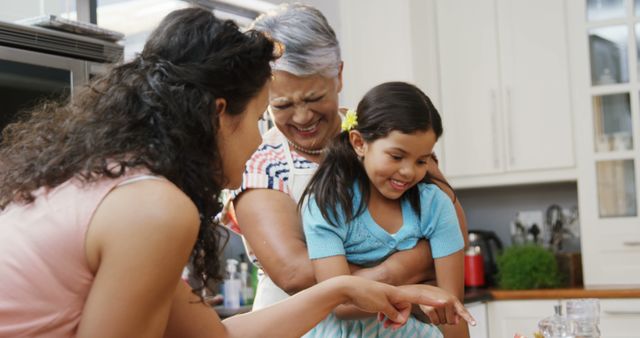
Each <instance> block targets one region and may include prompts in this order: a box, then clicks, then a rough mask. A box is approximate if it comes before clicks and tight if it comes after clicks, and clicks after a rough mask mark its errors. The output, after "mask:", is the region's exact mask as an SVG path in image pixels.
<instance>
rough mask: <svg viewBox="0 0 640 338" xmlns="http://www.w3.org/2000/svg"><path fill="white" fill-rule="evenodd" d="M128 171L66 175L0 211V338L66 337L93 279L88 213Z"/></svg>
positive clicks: (76, 321)
mask: <svg viewBox="0 0 640 338" xmlns="http://www.w3.org/2000/svg"><path fill="white" fill-rule="evenodd" d="M141 178H159V177H155V176H148V175H144V174H140V172H139V171H138V174H135V173H132V174H129V175H125V176H122V177H119V178H116V179H105V180H101V181H98V182H94V183H90V184H87V185H85V186H81V185H80V183H79V182H78V181H77V180H70V181H67V182H66V183H63V184H62V185H60V186H58V187H56V188H55V189H52V190H50V191H49V192H48V193H46V194H45V193H44V189H42V188H41V189H39V190H38V191H36V194H35V195H36V196H37V198H36V200H35V201H34V202H33V203H31V204H29V205H26V206H25V205H20V204H11V205H9V206H7V207H6V208H5V210H3V211H2V212H1V213H0V337H24V336H28V337H31V336H37V337H72V336H74V335H75V333H76V331H77V329H78V324H79V323H80V317H81V315H82V309H83V307H84V303H85V300H86V298H87V296H88V294H89V290H90V288H91V284H92V282H93V278H94V276H93V274H92V273H91V271H90V270H89V266H88V263H87V260H86V253H85V246H84V244H85V235H86V232H87V228H88V225H89V222H90V221H91V218H92V216H93V213H94V212H95V210H96V208H97V207H98V205H99V204H100V202H101V201H102V200H103V199H104V197H105V196H106V195H107V194H108V193H109V192H110V191H111V190H112V189H113V188H114V187H116V186H117V185H118V184H120V183H122V182H124V181H125V180H126V181H127V183H128V182H129V181H130V180H135V179H141Z"/></svg>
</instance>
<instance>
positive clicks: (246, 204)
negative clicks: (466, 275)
mask: <svg viewBox="0 0 640 338" xmlns="http://www.w3.org/2000/svg"><path fill="white" fill-rule="evenodd" d="M258 206H259V207H258ZM234 208H235V213H236V217H237V219H238V225H239V226H240V229H241V230H242V234H243V236H245V239H246V240H247V241H248V242H249V245H251V248H252V250H253V252H254V254H255V255H256V257H257V258H258V260H259V261H260V264H261V265H262V267H263V268H264V270H265V272H266V273H267V274H268V275H269V277H270V278H271V279H272V280H273V282H274V283H275V284H276V285H278V286H279V287H280V288H281V289H283V290H284V291H285V292H287V293H288V294H294V293H296V292H298V291H300V290H304V289H306V288H308V287H310V286H311V285H313V284H315V282H316V279H315V276H314V271H313V265H312V264H311V260H310V259H309V254H308V252H307V247H306V244H305V241H304V234H303V230H302V224H301V221H300V216H299V213H298V209H297V208H298V206H297V205H296V204H295V203H294V201H293V200H292V199H291V197H289V196H288V195H287V194H285V193H283V192H281V191H277V190H272V189H250V190H247V191H245V192H243V193H242V194H240V196H239V197H238V198H237V199H236V200H235V201H234ZM425 257H431V254H430V251H429V247H428V245H427V244H426V243H421V244H419V245H417V246H416V248H414V249H411V250H408V251H405V252H402V253H395V254H394V255H392V256H391V257H389V258H388V259H387V260H386V261H385V263H383V264H380V265H378V266H376V267H373V268H368V269H364V270H363V271H358V272H357V273H356V275H358V276H361V277H364V278H367V279H372V280H376V281H379V282H384V283H387V284H392V285H404V284H411V283H418V282H421V281H424V280H428V279H433V278H434V277H433V276H434V275H433V261H432V260H431V259H424V258H425Z"/></svg>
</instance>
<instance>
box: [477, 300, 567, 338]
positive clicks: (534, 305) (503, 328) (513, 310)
mask: <svg viewBox="0 0 640 338" xmlns="http://www.w3.org/2000/svg"><path fill="white" fill-rule="evenodd" d="M559 303H560V302H559V301H558V300H507V301H493V302H489V303H488V309H489V337H513V336H514V335H515V334H516V333H519V334H522V335H524V336H526V337H533V333H534V332H537V331H538V322H539V321H540V320H541V319H543V318H546V317H548V316H551V315H553V313H554V312H553V311H554V310H553V306H554V305H558V304H559Z"/></svg>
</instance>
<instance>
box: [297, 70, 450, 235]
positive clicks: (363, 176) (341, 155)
mask: <svg viewBox="0 0 640 338" xmlns="http://www.w3.org/2000/svg"><path fill="white" fill-rule="evenodd" d="M357 116H358V124H357V126H356V127H355V128H354V130H357V131H359V132H360V134H361V135H362V138H363V139H364V141H366V142H368V143H370V142H373V141H375V140H377V139H380V138H384V137H386V136H388V135H389V134H390V133H391V132H392V131H399V132H401V133H404V134H412V133H415V132H418V131H423V132H424V131H428V130H433V131H434V132H435V134H436V137H437V138H439V137H440V136H441V135H442V120H441V119H440V114H438V110H437V109H436V108H435V107H434V106H433V103H431V100H430V99H429V97H427V95H425V94H424V93H423V92H422V91H421V90H420V89H418V88H417V87H416V86H414V85H411V84H408V83H405V82H386V83H383V84H381V85H378V86H376V87H374V88H373V89H371V90H369V91H368V92H367V94H365V96H364V97H363V98H362V100H360V103H359V104H358V108H357ZM430 180H431V178H430V177H425V178H424V179H423V182H430ZM353 182H357V183H358V187H359V188H360V190H361V191H360V192H361V193H362V194H361V196H362V198H361V199H360V202H359V205H357V206H355V207H356V208H355V212H354V205H353V201H354V196H353V190H352V183H353ZM369 193H370V187H369V178H368V176H367V173H366V172H365V170H364V167H363V166H362V163H361V162H360V160H359V159H358V155H357V154H356V152H355V151H354V149H353V147H352V146H351V143H350V142H349V133H348V132H342V133H340V134H339V135H338V136H337V137H336V138H335V139H334V140H333V141H332V142H331V144H330V145H329V147H328V149H327V152H326V154H325V158H324V159H323V160H322V163H321V164H320V166H319V168H318V170H317V171H316V173H315V174H314V175H313V177H312V178H311V181H310V182H309V184H308V185H307V188H306V189H305V191H304V193H303V197H302V198H301V199H300V204H299V207H302V205H303V203H304V200H305V199H306V197H308V196H313V197H314V198H315V202H316V203H317V205H318V209H320V212H321V213H322V216H323V217H324V218H325V219H326V220H327V221H328V222H329V223H331V224H333V225H335V226H338V225H339V222H340V221H344V222H349V221H351V220H353V218H355V217H356V216H358V215H360V214H361V213H362V212H364V210H365V206H366V203H367V201H368V197H369ZM403 198H407V199H409V202H410V203H411V206H412V207H413V209H414V210H415V211H416V212H417V213H418V214H420V196H419V191H418V187H417V186H413V187H411V188H410V189H409V190H407V192H406V193H405V194H404V195H403ZM338 208H341V209H342V211H343V213H344V215H345V216H346V219H344V220H339V219H338V214H336V213H334V212H333V210H338Z"/></svg>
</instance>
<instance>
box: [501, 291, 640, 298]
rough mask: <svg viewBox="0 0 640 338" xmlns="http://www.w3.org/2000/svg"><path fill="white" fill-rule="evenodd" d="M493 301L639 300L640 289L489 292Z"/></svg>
mask: <svg viewBox="0 0 640 338" xmlns="http://www.w3.org/2000/svg"><path fill="white" fill-rule="evenodd" d="M490 292H491V296H492V298H493V300H516V299H558V298H561V299H562V298H640V289H577V288H576V289H538V290H491V291H490Z"/></svg>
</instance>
